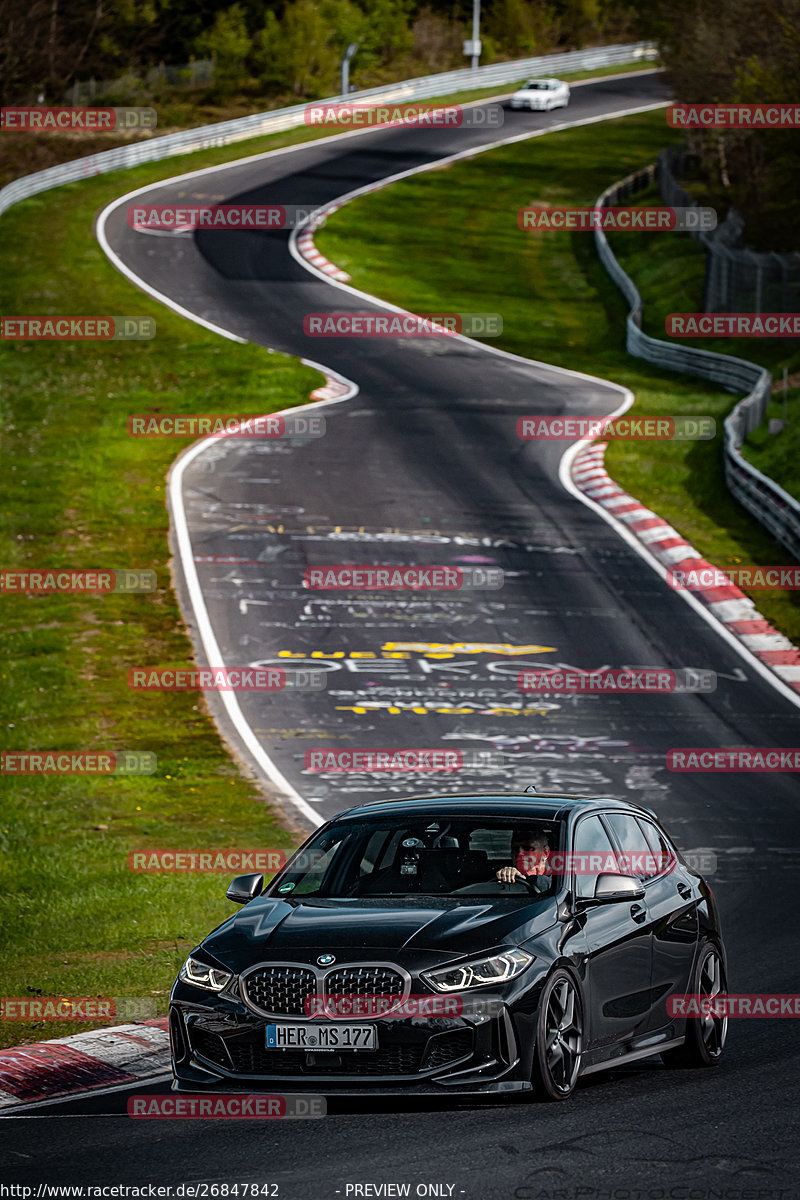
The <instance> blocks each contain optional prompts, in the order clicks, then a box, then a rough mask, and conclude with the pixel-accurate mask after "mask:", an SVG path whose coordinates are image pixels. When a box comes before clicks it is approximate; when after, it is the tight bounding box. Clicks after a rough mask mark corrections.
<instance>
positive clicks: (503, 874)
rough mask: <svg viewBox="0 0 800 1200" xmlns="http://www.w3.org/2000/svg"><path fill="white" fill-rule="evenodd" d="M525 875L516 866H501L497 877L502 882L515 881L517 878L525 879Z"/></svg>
mask: <svg viewBox="0 0 800 1200" xmlns="http://www.w3.org/2000/svg"><path fill="white" fill-rule="evenodd" d="M524 878H525V876H524V875H523V874H522V872H521V871H518V870H517V868H516V867H501V868H500V870H499V871H498V872H497V879H498V881H499V882H500V883H513V882H514V881H515V880H516V879H524Z"/></svg>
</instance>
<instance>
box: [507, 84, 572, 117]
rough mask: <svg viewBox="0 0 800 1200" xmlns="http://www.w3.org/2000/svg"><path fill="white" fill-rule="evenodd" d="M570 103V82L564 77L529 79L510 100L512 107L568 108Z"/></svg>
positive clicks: (532, 108)
mask: <svg viewBox="0 0 800 1200" xmlns="http://www.w3.org/2000/svg"><path fill="white" fill-rule="evenodd" d="M568 104H569V84H568V83H564V81H563V79H529V80H528V82H527V83H526V84H524V85H523V86H522V87H521V88H520V89H519V91H518V92H514V95H513V96H512V97H511V100H510V101H509V106H510V107H511V108H528V109H530V111H531V112H534V111H535V110H537V109H538V110H539V111H542V110H545V111H546V110H548V109H551V108H566V107H567V105H568Z"/></svg>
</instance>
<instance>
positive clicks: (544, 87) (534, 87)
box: [522, 79, 554, 92]
mask: <svg viewBox="0 0 800 1200" xmlns="http://www.w3.org/2000/svg"><path fill="white" fill-rule="evenodd" d="M553 86H554V85H553V84H552V83H546V82H545V81H544V80H541V79H540V80H538V81H537V82H536V83H526V84H525V87H524V88H523V89H522V90H523V92H547V91H549V90H550V88H551V87H553Z"/></svg>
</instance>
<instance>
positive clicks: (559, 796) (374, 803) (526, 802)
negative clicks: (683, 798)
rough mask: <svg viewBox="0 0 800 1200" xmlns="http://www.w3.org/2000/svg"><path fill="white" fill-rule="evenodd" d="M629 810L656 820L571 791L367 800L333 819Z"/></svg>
mask: <svg viewBox="0 0 800 1200" xmlns="http://www.w3.org/2000/svg"><path fill="white" fill-rule="evenodd" d="M609 807H611V808H617V809H622V810H623V811H624V810H627V811H629V812H631V813H638V814H640V815H646V816H649V817H654V816H655V814H654V813H653V812H652V810H650V809H648V808H644V807H643V806H642V805H640V804H634V803H633V802H632V801H630V800H619V799H618V798H617V797H616V796H575V795H573V794H572V793H568V792H547V793H541V794H540V793H527V792H526V793H519V792H514V793H498V792H489V793H486V794H481V793H476V792H468V793H465V794H455V795H454V794H453V793H450V794H449V795H443V796H442V795H436V794H433V795H426V796H407V797H405V798H403V799H402V800H398V799H394V798H392V799H388V800H367V801H365V802H364V803H363V804H359V805H357V806H356V807H355V808H348V809H345V810H344V811H343V812H340V813H337V814H336V816H335V817H333V818H332V820H334V821H338V820H340V819H348V820H354V819H359V818H364V817H378V816H380V817H412V816H413V815H414V813H415V812H424V811H427V810H431V809H435V810H436V811H437V812H441V813H443V814H446V813H451V814H452V815H453V816H456V815H458V816H465V817H472V816H475V817H479V816H480V817H483V816H495V817H499V816H503V817H505V816H508V817H511V818H513V819H515V820H519V819H524V818H526V817H528V818H531V819H539V820H548V821H554V820H556V819H557V818H562V819H563V818H565V817H567V816H569V814H570V813H572V812H576V811H580V812H593V811H600V810H602V809H607V808H609Z"/></svg>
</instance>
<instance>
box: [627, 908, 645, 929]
mask: <svg viewBox="0 0 800 1200" xmlns="http://www.w3.org/2000/svg"><path fill="white" fill-rule="evenodd" d="M631 916H632V917H633V919H634V921H635V922H636V924H637V925H641V923H642V921H645V920H646V919H647V909H646V908H642V906H641V904H632V905H631Z"/></svg>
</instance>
